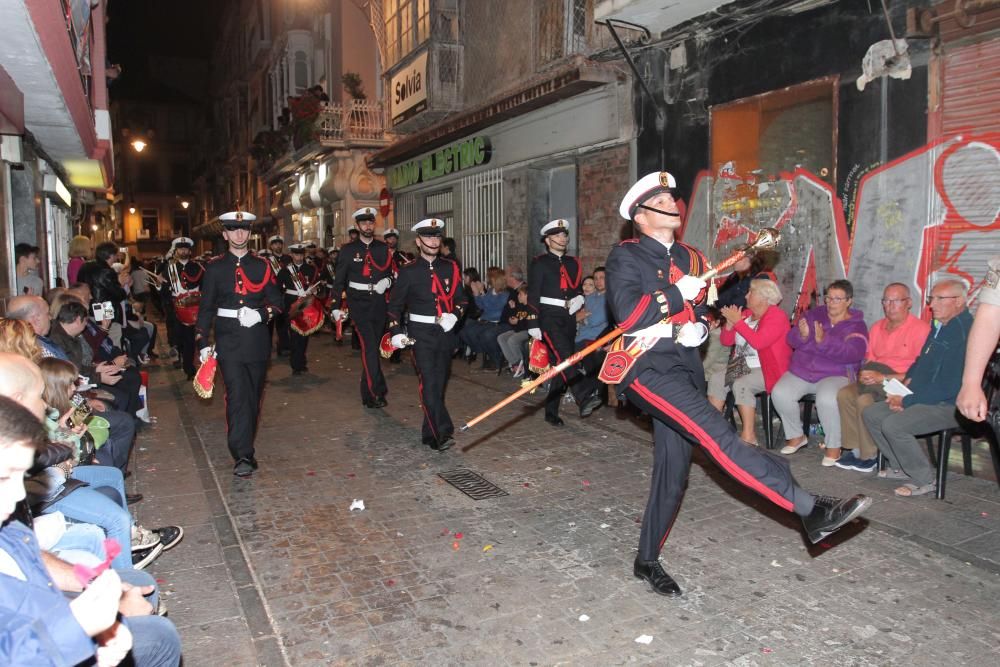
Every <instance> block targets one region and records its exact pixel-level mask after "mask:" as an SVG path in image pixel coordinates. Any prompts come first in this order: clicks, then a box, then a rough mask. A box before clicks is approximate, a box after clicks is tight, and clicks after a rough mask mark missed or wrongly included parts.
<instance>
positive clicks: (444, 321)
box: [438, 313, 458, 331]
mask: <svg viewBox="0 0 1000 667" xmlns="http://www.w3.org/2000/svg"><path fill="white" fill-rule="evenodd" d="M457 322H458V316H457V315H455V313H445V314H443V315H442V316H441V317H439V318H438V324H440V325H441V328H442V329H444V330H445V331H451V330H452V329H454V328H455V324H456V323H457Z"/></svg>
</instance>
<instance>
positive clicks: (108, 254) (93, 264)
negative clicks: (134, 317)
mask: <svg viewBox="0 0 1000 667" xmlns="http://www.w3.org/2000/svg"><path fill="white" fill-rule="evenodd" d="M117 254H118V246H116V245H115V244H114V243H112V242H110V241H106V242H104V243H101V244H100V245H98V246H97V249H96V250H95V251H94V259H92V260H90V261H89V262H87V263H86V264H84V265H83V266H82V267H81V268H80V273H79V275H78V276H77V278H78V280H79V281H80V282H83V283H87V285H89V286H90V293H91V298H92V299H93V301H94V302H96V303H103V302H105V301H110V302H111V304H112V306H113V307H114V309H115V317H114V320H115V321H117V322H118V323H119V324H120V323H122V322H124V321H125V320H124V313H123V312H122V310H121V304H122V302H124V301H125V299H126V294H125V289H124V288H123V287H122V285H121V281H120V278H119V276H118V272H116V271H115V270H114V269H113V268H111V264H112V262H114V261H115V257H116V255H117Z"/></svg>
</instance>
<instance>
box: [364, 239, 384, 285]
mask: <svg viewBox="0 0 1000 667" xmlns="http://www.w3.org/2000/svg"><path fill="white" fill-rule="evenodd" d="M391 265H392V253H391V252H390V253H389V257H388V258H387V259H386V260H385V264H382V265H379V264H378V263H377V262H376V261H375V258H374V257H372V247H371V245H369V246H368V247H367V248H366V249H365V268H363V269H362V270H361V275H363V276H364V277H365V278H369V277H371V275H372V268H371V267H373V266H374V267H375V268H376V269H378V270H379V271H386V270H388V268H389V266H391Z"/></svg>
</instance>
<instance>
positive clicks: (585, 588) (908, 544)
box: [140, 334, 1000, 665]
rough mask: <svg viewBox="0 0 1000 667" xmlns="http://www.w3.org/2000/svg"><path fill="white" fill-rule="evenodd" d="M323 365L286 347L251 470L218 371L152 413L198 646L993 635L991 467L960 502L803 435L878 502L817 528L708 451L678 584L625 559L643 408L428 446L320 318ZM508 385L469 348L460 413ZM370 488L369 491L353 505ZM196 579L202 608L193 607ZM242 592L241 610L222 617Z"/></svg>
mask: <svg viewBox="0 0 1000 667" xmlns="http://www.w3.org/2000/svg"><path fill="white" fill-rule="evenodd" d="M309 366H310V368H311V369H312V371H313V373H312V374H311V375H307V376H302V377H298V378H292V377H291V375H290V371H289V369H288V366H287V362H286V360H284V359H276V360H275V361H274V364H273V367H272V369H271V371H270V375H269V385H268V388H267V393H266V397H265V401H264V404H263V406H262V410H263V414H262V424H261V428H260V431H259V434H258V439H257V449H258V460H259V461H260V463H261V470H260V472H259V473H258V474H257V475H256V476H255V478H254V479H253V480H251V481H247V480H237V479H234V478H233V477H232V476H231V474H230V470H231V460H230V459H229V454H228V451H227V450H226V447H225V423H224V416H223V402H222V399H221V393H220V395H219V396H217V397H216V398H215V399H213V400H211V401H208V402H205V401H200V400H199V399H197V398H195V397H194V396H193V394H191V392H190V391H188V389H187V387H186V386H185V384H186V383H180V384H178V385H176V390H175V385H174V384H172V383H173V382H176V378H175V377H174V376H175V375H178V374H177V373H174V372H172V371H167V372H164V373H162V376H158V377H157V379H156V382H155V383H154V385H155V386H154V387H153V391H152V395H153V401H154V408H156V407H157V404H158V403H159V404H160V405H162V407H163V408H165V409H166V411H167V413H169V410H170V409H173V410H177V411H178V418H177V419H176V421H175V420H173V419H171V418H170V415H169V414H168V415H167V417H166V419H168V420H169V427H167V428H165V426H164V421H163V420H164V411H161V410H159V409H157V410H156V411H157V414H159V415H160V418H161V421H160V424H158V425H157V427H156V428H155V429H153V431H152V432H151V433H148V434H144V435H143V438H144V439H146V438H151V437H153V436H155V439H156V445H157V449H158V448H159V445H160V442H159V441H160V440H163V439H167V440H168V441H170V442H174V443H175V444H174V446H175V447H176V450H177V451H176V457H174V456H172V455H170V454H169V453H168V452H169V450H167V452H164V456H163V458H160V459H157V461H156V463H157V465H159V466H164V468H163V469H165V470H169V471H170V476H171V478H174V477H175V476H178V475H179V476H180V477H184V479H180V478H178V480H177V482H176V484H175V485H173V488H174V489H175V490H177V491H178V493H176V494H173V495H171V494H170V493H169V491H170V490H171V485H170V484H164V485H163V486H162V489H161V488H160V487H157V494H159V495H158V497H157V498H155V499H153V500H154V502H153V503H151V504H150V507H151V509H150V510H149V516H150V517H151V518H153V517H155V518H156V519H158V520H160V519H161V518H162V520H163V521H166V520H167V518H168V516H171V515H172V516H174V517H176V518H174V519H173V520H174V521H175V522H181V520H182V518H183V519H184V520H185V521H187V520H190V521H191V525H192V526H193V529H192V531H191V532H190V533H189V535H188V537H187V538H186V539H185V542H184V543H182V544H181V545H180V546H179V547H178V550H181V549H184V548H187V541H188V540H192V538H193V540H192V544H191V545H190V554H189V558H190V562H189V563H187V564H186V565H187V566H186V567H185V563H184V561H183V559H181V558H179V557H175V556H174V555H173V554H167V555H165V556H164V557H163V558H162V559H161V561H162V565H163V566H164V568H166V567H167V566H169V567H170V568H171V569H170V570H167V569H164V570H163V571H164V573H166V574H169V576H170V580H171V581H174V580H176V584H174V586H176V589H175V590H176V591H177V595H178V596H179V599H180V604H179V605H178V608H177V611H176V612H174V611H172V612H171V617H172V618H174V620H175V622H176V623H178V625H179V627H181V628H182V629H181V632H182V636H183V638H184V640H185V644H186V646H188V647H190V650H189V651H188V652H187V653H186V658H185V664H186V665H197V664H268V665H270V664H275V665H278V664H282V663H285V664H292V665H329V664H345V665H372V664H387V665H388V664H393V665H394V664H434V665H470V664H489V665H498V664H499V665H507V664H509V665H532V664H537V665H552V664H588V665H589V664H594V665H620V664H621V665H624V664H629V665H632V664H640V665H641V664H649V665H665V664H667V665H725V664H736V665H756V664H760V665H788V664H803V665H829V664H844V665H882V664H891V663H895V662H903V661H905V662H908V663H910V664H913V665H923V664H927V665H930V664H977V665H978V664H995V663H996V662H997V658H998V657H1000V655H998V646H1000V631H997V630H996V629H995V628H996V627H1000V624H998V623H996V619H997V605H996V602H995V601H996V599H997V597H998V594H1000V579H998V573H1000V543H998V541H1000V537H998V536H1000V493H998V491H997V486H996V484H995V483H994V482H992V481H990V480H984V479H969V478H965V477H962V476H957V477H956V478H955V479H954V480H951V481H949V488H948V498H947V500H945V501H936V500H933V499H929V498H919V499H912V500H906V499H899V498H896V497H895V496H893V495H892V486H891V485H888V484H885V483H880V482H878V481H876V480H874V479H866V478H864V477H863V476H861V475H856V474H853V473H848V472H846V471H840V470H837V469H829V468H821V467H820V466H819V456H821V454H820V453H819V450H817V449H815V448H810V449H806V450H803V451H802V452H800V453H799V454H797V455H796V456H795V457H792V465H793V468H794V470H795V473H796V475H797V476H798V478H799V479H800V481H801V482H802V483H803V485H804V486H806V487H807V488H809V489H811V490H814V491H816V492H820V493H829V494H847V493H856V492H858V491H863V492H865V493H869V494H871V495H873V496H874V497H875V498H876V503H875V505H874V507H873V508H872V511H871V512H870V517H871V520H870V521H868V520H865V521H860V522H857V523H856V524H854V525H852V526H850V527H849V528H848V529H845V531H842V532H843V533H845V534H843V535H837V536H835V537H833V538H831V539H830V540H828V541H827V542H825V543H824V545H823V546H820V547H812V546H807V545H806V544H805V542H804V539H803V537H802V535H801V532H800V530H799V527H798V526H799V522H798V520H797V519H796V518H795V517H793V516H790V515H787V514H785V513H784V512H782V511H781V510H778V509H776V508H774V507H772V506H770V505H769V504H768V503H766V501H764V500H763V499H761V498H759V497H757V496H755V495H753V494H750V493H749V492H747V491H745V490H744V489H742V488H741V487H739V486H738V485H736V484H734V483H733V482H732V481H731V480H730V479H729V478H728V477H726V476H725V475H724V473H722V472H721V471H719V470H718V469H717V468H715V467H714V465H712V464H711V463H708V462H706V461H705V459H704V457H702V456H700V454H698V453H697V452H696V456H695V463H696V465H694V466H693V467H692V472H691V478H690V484H689V490H688V493H687V495H686V498H685V502H684V506H683V508H682V510H681V513H680V516H679V517H678V521H677V523H676V525H675V527H674V529H673V531H672V533H671V536H670V540H669V541H668V543H667V545H666V548H665V549H664V553H663V558H664V561H665V562H666V564H667V568H668V571H670V572H671V573H672V574H673V575H674V576H675V577H677V578H678V580H679V581H680V583H681V585H682V587H683V588H684V590H685V595H684V596H683V597H682V598H680V599H678V600H667V599H663V598H660V597H658V596H656V595H654V594H653V593H651V592H650V591H649V589H648V586H647V585H645V584H644V583H642V582H639V581H637V580H635V579H634V578H633V577H632V575H631V570H630V568H631V563H632V560H633V558H634V556H635V548H636V543H637V540H638V533H639V523H638V522H639V521H640V520H641V516H642V511H643V506H644V503H645V499H646V494H647V491H648V485H649V469H650V465H651V447H650V441H651V436H650V434H649V425H648V423H643V421H642V420H641V419H634V418H630V417H627V416H624V415H622V414H616V412H615V411H613V410H610V409H608V408H604V409H602V410H601V411H599V412H598V413H596V414H595V415H594V417H592V418H591V419H589V420H587V421H581V420H579V419H578V418H577V417H576V416H575V414H574V412H575V411H574V409H573V408H574V406H572V405H567V406H565V413H566V421H567V426H566V427H565V428H564V429H561V430H556V429H553V428H551V427H549V426H548V425H547V424H545V423H544V422H543V421H542V419H541V413H540V412H539V411H538V406H539V405H540V401H541V396H540V395H535V396H532V397H529V398H528V399H527V400H524V401H521V402H520V404H515V405H514V406H511V407H510V408H508V409H507V410H506V411H504V412H502V413H500V414H499V415H496V416H494V417H493V418H491V419H490V420H487V421H486V422H485V423H483V424H482V425H480V426H479V427H477V428H476V429H474V430H473V431H472V432H470V433H468V434H462V435H461V436H460V437H459V445H460V447H458V448H454V449H452V450H450V451H448V452H444V453H436V452H432V451H431V450H429V449H428V448H426V447H423V446H420V445H419V444H418V443H419V427H420V412H419V405H418V401H417V396H416V379H415V377H414V375H413V372H412V369H409V368H406V367H404V366H393V365H389V364H386V365H385V366H384V369H385V371H386V374H387V377H388V381H389V387H390V394H389V397H388V398H389V403H390V404H389V406H388V407H387V408H386V409H385V410H382V411H370V410H365V409H363V408H361V406H360V401H359V400H358V388H357V383H358V377H357V369H358V368H359V367H360V359H359V358H358V357H357V356H356V353H353V352H352V351H351V350H350V348H349V347H347V346H345V347H337V346H334V345H332V344H331V342H330V339H329V336H328V335H324V334H319V335H316V336H314V337H313V341H312V343H311V345H310V354H309ZM348 369H350V370H348ZM514 388H516V384H515V383H514V382H513V381H512V380H511V378H510V377H509V376H505V377H499V378H498V377H496V376H494V375H492V374H482V373H476V372H474V369H470V368H469V367H467V366H466V365H465V364H458V363H456V364H455V365H454V366H453V376H452V381H451V384H450V387H449V393H448V404H449V407H450V409H451V411H452V415H453V418H454V419H455V421H456V423H459V424H460V423H462V420H465V419H468V418H471V417H472V416H474V415H475V414H476V413H477V412H478V411H480V410H481V409H484V408H485V407H487V406H489V405H491V404H492V403H494V402H495V401H497V400H499V399H500V398H502V397H503V396H504V395H506V393H508V392H509V391H512V390H513V389H514ZM177 390H179V392H180V393H179V394H178V395H180V396H181V397H182V398H181V401H180V402H179V403H178V402H176V401H175V400H174V395H175V391H177ZM169 405H172V406H173V408H170V407H168V406H169ZM199 457H201V458H200V459H199ZM955 461H958V459H955ZM142 465H143V464H142V461H140V467H141V466H142ZM460 467H465V468H469V469H472V470H474V471H476V472H478V473H480V474H482V475H483V476H484V477H485V478H486V479H488V480H489V481H491V482H493V483H494V484H497V485H498V486H500V487H501V488H503V489H504V490H505V491H507V492H508V493H509V494H510V495H508V496H505V497H501V498H493V499H488V500H483V501H478V502H477V501H474V500H472V499H470V498H468V497H466V496H465V495H463V494H462V493H460V492H459V491H458V490H457V489H454V488H453V487H451V486H450V485H448V484H447V483H445V482H444V481H443V480H441V479H440V478H439V477H438V476H437V473H439V472H442V471H447V470H452V469H455V468H460ZM956 470H960V466H959V467H958V468H956ZM193 480H200V481H201V486H202V488H201V491H200V493H199V490H198V486H197V484H195V483H194V481H193ZM354 499H363V500H364V501H365V505H366V509H365V511H363V512H357V511H355V512H351V511H349V510H348V507H349V506H350V504H351V501H352V500H354ZM147 502H148V501H147ZM143 505H146V503H145V502H144V503H143ZM185 525H188V524H187V523H185ZM459 533H460V534H461V537H460V538H459V535H458V534H459ZM213 534H214V535H215V537H216V538H217V539H218V544H217V545H216V547H215V548H214V549H213V548H212V545H211V544H210V542H211V539H212V536H213ZM175 551H177V550H175ZM178 555H179V556H183V551H178ZM168 557H169V558H170V560H168ZM212 561H216V562H214V563H213V562H212ZM160 565H161V564H160V562H158V563H156V564H154V570H155V568H158V567H160ZM155 571H156V572H157V573H158V572H159V570H155ZM209 579H214V581H209ZM188 591H190V592H191V593H193V594H195V595H197V594H199V593H200V594H202V595H204V596H205V597H206V599H207V600H208V604H207V605H206V606H208V607H209V609H208V610H202V609H196V608H194V607H193V606H192V607H190V608H189V607H188V606H187V604H186V601H187V599H188V598H187V597H186V596H187V595H189V593H188ZM234 605H235V608H236V611H237V613H243V614H244V615H245V618H243V619H237V618H233V617H231V616H226V614H227V613H228V614H231V613H233V609H234ZM581 614H586V615H587V616H589V620H587V621H580V620H579V618H580V616H581ZM240 620H242V621H243V622H244V623H245V624H242V623H240V622H238V621H240ZM251 628H254V630H253V632H251ZM225 632H231V633H232V635H231V637H230V636H226V638H225V639H222V637H223V636H224V635H223V633H225ZM272 633H273V634H272ZM642 634H647V635H650V636H652V637H653V640H652V642H651V643H650V644H649V645H648V646H646V645H642V644H637V643H635V641H634V640H635V638H636V637H638V636H640V635H642ZM208 636H211V637H218V638H219V641H215V642H212V641H208V639H206V637H208ZM255 640H256V641H255ZM279 642H280V643H279ZM220 644H221V645H223V646H228V645H232V646H233V651H234V652H233V654H232V658H233V659H234V660H236V662H229V663H227V662H225V660H226V657H225V654H224V652H223V651H221V650H220V649H219V645H220ZM212 647H215V648H212ZM248 649H256V650H251V651H248Z"/></svg>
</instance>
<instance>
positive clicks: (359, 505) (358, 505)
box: [348, 498, 365, 512]
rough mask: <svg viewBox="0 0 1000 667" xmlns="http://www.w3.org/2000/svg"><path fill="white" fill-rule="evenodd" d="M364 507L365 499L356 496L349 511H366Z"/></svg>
mask: <svg viewBox="0 0 1000 667" xmlns="http://www.w3.org/2000/svg"><path fill="white" fill-rule="evenodd" d="M364 509H365V501H363V500H358V499H357V498H355V499H354V501H353V502H351V506H350V507H349V508H348V511H351V512H353V511H354V510H362V511H364Z"/></svg>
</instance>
